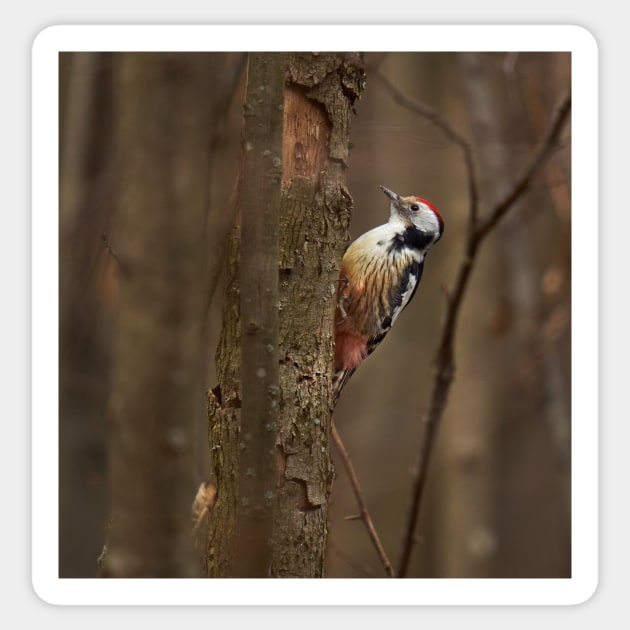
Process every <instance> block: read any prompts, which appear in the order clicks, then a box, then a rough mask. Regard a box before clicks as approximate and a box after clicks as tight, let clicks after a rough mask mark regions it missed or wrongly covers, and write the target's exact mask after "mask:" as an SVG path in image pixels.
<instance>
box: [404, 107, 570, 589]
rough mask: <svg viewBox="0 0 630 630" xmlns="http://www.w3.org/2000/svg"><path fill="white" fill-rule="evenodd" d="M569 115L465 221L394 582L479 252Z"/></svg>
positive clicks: (556, 117)
mask: <svg viewBox="0 0 630 630" xmlns="http://www.w3.org/2000/svg"><path fill="white" fill-rule="evenodd" d="M570 109H571V97H570V94H567V95H565V96H564V98H562V99H561V101H560V103H559V105H558V106H557V107H556V109H555V111H554V113H553V115H552V117H551V121H550V123H549V126H548V127H547V131H546V132H545V134H544V135H543V137H542V139H541V140H540V142H539V143H538V145H537V146H536V148H535V149H534V151H533V153H532V155H531V157H530V159H529V160H528V161H527V162H526V164H525V167H524V168H523V170H522V171H521V174H520V175H519V176H518V177H517V178H516V180H515V182H514V183H513V185H512V187H511V189H510V190H509V192H508V193H507V194H506V195H505V197H504V198H503V199H501V200H499V201H498V202H497V203H496V204H495V206H494V207H493V208H492V209H491V210H490V212H488V213H487V215H486V216H485V217H483V218H480V219H476V218H475V216H474V214H473V213H471V214H470V215H469V219H468V220H469V229H468V237H467V242H466V247H465V252H464V255H463V258H462V261H461V263H460V266H459V270H458V272H457V277H456V280H455V285H454V288H453V290H452V291H451V292H450V293H449V295H448V301H447V310H446V317H445V320H444V325H443V328H442V333H441V335H440V341H439V344H438V350H437V354H436V359H435V371H434V379H433V386H432V391H431V398H430V401H431V402H430V404H429V410H428V412H427V414H426V416H425V417H424V420H423V425H424V436H423V440H422V446H421V448H420V452H419V457H418V463H417V466H416V469H415V475H414V479H413V483H412V492H411V499H410V504H409V508H408V510H407V517H406V521H405V526H404V530H403V542H402V545H401V552H400V559H399V563H398V568H397V571H396V575H397V576H398V577H404V576H405V574H406V573H407V569H408V567H409V561H410V558H411V551H412V548H413V543H414V531H415V528H416V524H417V520H418V515H419V511H420V505H421V502H422V497H423V492H424V487H425V484H426V477H427V469H428V465H429V460H430V456H431V453H432V450H433V444H434V442H435V435H436V431H437V427H438V424H439V421H440V419H441V418H442V415H443V413H444V409H445V407H446V402H447V399H448V394H449V391H450V387H451V384H452V381H453V374H454V368H455V365H454V359H453V348H454V340H455V332H456V324H457V319H458V316H459V311H460V306H461V303H462V299H463V296H464V293H465V290H466V288H467V286H468V281H469V279H470V273H471V271H472V268H473V264H474V262H475V260H476V255H477V252H478V249H479V246H480V244H481V243H482V241H483V239H484V238H485V237H486V236H487V235H488V234H489V233H490V231H491V230H492V229H493V228H494V227H496V225H497V224H498V223H499V221H500V220H501V219H502V218H503V217H504V216H505V215H506V214H507V212H508V211H509V210H510V209H511V208H513V207H514V204H515V202H516V201H517V200H518V199H520V197H521V196H522V195H523V194H524V193H525V192H526V191H527V189H528V188H529V187H530V185H531V182H532V179H533V177H534V176H535V174H536V173H537V172H538V171H539V170H540V168H541V167H542V166H543V164H544V163H545V162H546V160H547V158H548V157H549V155H550V154H551V152H552V149H553V148H554V147H555V145H556V144H557V143H558V140H559V138H560V135H561V133H562V131H563V129H564V126H565V124H566V122H567V119H568V114H569V111H570Z"/></svg>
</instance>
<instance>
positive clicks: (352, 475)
mask: <svg viewBox="0 0 630 630" xmlns="http://www.w3.org/2000/svg"><path fill="white" fill-rule="evenodd" d="M331 435H332V439H333V442H334V443H335V446H336V447H337V451H339V456H340V457H341V461H342V462H343V465H344V467H345V469H346V472H347V473H348V477H349V479H350V483H351V484H352V489H353V490H354V496H355V497H356V499H357V503H358V505H359V510H360V511H361V514H360V516H359V518H360V519H361V520H362V521H363V522H364V523H365V526H366V527H367V530H368V534H369V536H370V540H371V541H372V543H373V545H374V547H375V549H376V552H377V553H378V556H379V558H380V559H381V563H382V564H383V568H384V569H385V573H386V574H387V577H394V569H393V567H392V564H391V562H390V561H389V558H388V557H387V553H385V549H384V548H383V545H382V544H381V541H380V539H379V537H378V534H377V533H376V529H375V527H374V523H373V522H372V518H371V516H370V513H369V512H368V509H367V506H366V505H365V501H364V500H363V493H362V492H361V486H360V485H359V480H358V478H357V474H356V472H355V471H354V466H353V465H352V460H351V459H350V455H348V451H347V450H346V447H345V446H344V444H343V442H342V441H341V437H340V436H339V433H337V427H335V425H334V423H333V425H332V431H331ZM355 518H356V517H353V519H352V520H354V519H355Z"/></svg>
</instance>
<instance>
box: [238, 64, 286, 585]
mask: <svg viewBox="0 0 630 630" xmlns="http://www.w3.org/2000/svg"><path fill="white" fill-rule="evenodd" d="M285 57H286V55H285V54H282V53H251V54H250V55H249V68H248V75H247V94H246V97H245V105H244V110H245V112H246V115H245V118H244V124H243V137H244V138H245V142H246V145H245V150H244V151H243V173H242V181H243V186H242V194H241V195H240V199H239V205H240V208H241V216H242V220H243V229H242V234H241V244H242V248H241V317H242V320H243V332H244V334H243V337H242V339H241V341H242V346H241V361H242V365H241V375H242V381H241V382H242V386H241V390H242V399H243V400H242V409H241V435H242V441H241V444H242V448H241V456H240V466H239V503H238V517H237V528H238V529H237V533H236V536H237V544H236V546H235V551H236V553H235V573H236V575H238V576H239V577H267V576H268V573H269V562H270V554H271V547H270V545H269V540H270V538H271V532H272V526H273V497H274V490H275V475H274V468H275V467H274V448H275V437H276V431H275V429H276V426H277V416H278V398H279V393H280V388H279V386H278V255H279V249H278V217H279V207H280V184H281V176H282V168H281V166H282V160H281V155H282V103H283V96H284V68H285Z"/></svg>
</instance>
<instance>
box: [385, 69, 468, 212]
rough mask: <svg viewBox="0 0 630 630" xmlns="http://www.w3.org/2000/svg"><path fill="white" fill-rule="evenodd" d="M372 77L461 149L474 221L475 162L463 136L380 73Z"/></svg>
mask: <svg viewBox="0 0 630 630" xmlns="http://www.w3.org/2000/svg"><path fill="white" fill-rule="evenodd" d="M374 77H375V78H377V79H378V80H379V81H380V82H381V83H382V84H383V85H384V86H385V87H386V88H387V91H388V92H389V94H390V96H391V97H392V98H393V99H394V101H395V102H396V103H398V104H399V105H402V106H403V107H404V108H405V109H408V110H409V111H411V112H414V113H416V114H418V115H419V116H422V117H423V118H426V119H427V120H429V121H430V122H431V123H433V124H434V125H435V126H436V127H437V128H438V129H439V130H440V131H441V132H442V133H443V134H444V135H445V136H446V138H447V139H448V140H450V141H451V142H453V143H454V144H456V145H457V146H458V147H459V148H460V149H461V151H462V155H463V158H464V165H465V166H466V179H467V182H468V199H469V204H470V205H469V216H470V217H472V220H473V221H476V220H477V209H478V204H479V193H478V188H477V178H476V176H475V162H474V160H473V152H472V148H471V146H470V143H469V142H468V141H467V140H466V139H465V138H464V137H463V136H461V135H460V134H458V133H457V132H456V131H455V130H454V129H453V128H452V127H451V126H450V125H449V124H448V123H447V122H446V121H445V120H444V119H443V118H442V117H441V116H440V115H439V114H438V113H437V112H436V111H435V110H434V109H433V108H431V107H429V106H428V105H425V104H424V103H421V102H420V101H417V100H415V99H413V98H411V97H410V96H408V95H407V94H405V93H404V92H402V91H401V90H399V89H398V88H397V87H396V86H395V85H394V84H393V83H392V82H391V81H390V80H389V79H388V78H387V77H385V76H384V75H383V74H381V73H380V71H377V72H375V73H374Z"/></svg>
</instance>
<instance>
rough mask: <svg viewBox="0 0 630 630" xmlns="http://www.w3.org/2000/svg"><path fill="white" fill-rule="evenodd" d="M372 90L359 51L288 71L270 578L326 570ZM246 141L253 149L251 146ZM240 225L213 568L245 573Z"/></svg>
mask: <svg viewBox="0 0 630 630" xmlns="http://www.w3.org/2000/svg"><path fill="white" fill-rule="evenodd" d="M363 85H364V72H363V64H362V58H361V57H360V56H359V55H357V54H329V53H326V54H324V53H322V54H317V53H303V54H295V55H290V56H289V58H288V60H287V67H286V84H285V93H284V108H283V109H284V128H283V150H282V197H281V206H280V217H279V224H280V260H279V261H278V263H279V267H278V273H279V301H278V309H279V347H278V359H279V383H280V399H279V411H278V420H277V426H276V431H277V440H276V457H275V461H276V501H275V516H274V525H273V533H272V543H271V544H272V548H271V565H270V575H271V576H273V577H322V576H323V572H324V555H325V548H326V534H327V528H326V525H327V507H328V506H327V500H328V496H329V493H330V488H331V484H332V479H333V469H332V464H331V461H330V454H329V439H328V436H329V433H330V423H331V392H330V385H331V375H332V357H333V325H334V310H335V293H336V285H337V278H338V273H339V263H340V259H341V256H342V254H343V251H344V249H345V247H346V245H347V242H348V224H349V220H350V207H351V197H350V194H349V192H348V190H347V189H346V184H345V168H346V165H347V161H348V144H349V143H348V140H349V124H350V113H351V111H352V105H353V102H354V101H355V100H356V98H358V96H359V95H360V93H361V91H362V89H363ZM246 143H247V138H244V146H245V147H246V146H247V144H246ZM239 229H240V228H239V226H238V222H237V225H236V227H235V228H234V230H233V232H232V235H231V237H230V243H229V248H228V261H227V264H228V278H227V289H226V295H225V302H224V322H223V330H222V336H221V340H220V342H219V347H218V349H217V373H218V376H219V385H218V386H217V387H215V388H214V389H213V390H212V391H211V392H209V396H208V400H209V421H210V446H211V454H212V458H213V470H214V473H215V482H216V485H217V501H216V503H215V505H214V508H213V511H212V518H211V521H210V525H209V530H208V543H207V555H206V574H207V575H208V576H211V577H225V576H229V575H233V568H232V566H233V532H234V526H235V521H236V513H237V504H238V501H239V497H238V484H237V480H238V478H239V451H240V449H241V448H242V442H243V437H244V436H243V435H242V434H241V428H240V409H239V407H240V405H241V403H240V401H241V394H240V374H239V372H240V365H239V364H240V360H239V343H240V312H239V282H238V278H239V276H238V271H237V269H238V261H239V249H240V245H239Z"/></svg>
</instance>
